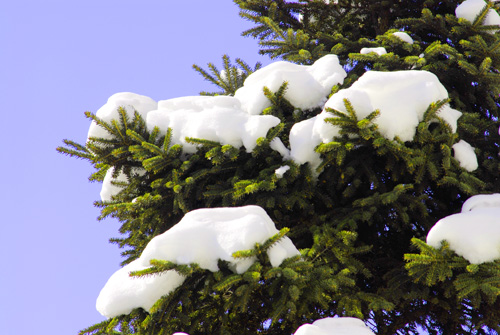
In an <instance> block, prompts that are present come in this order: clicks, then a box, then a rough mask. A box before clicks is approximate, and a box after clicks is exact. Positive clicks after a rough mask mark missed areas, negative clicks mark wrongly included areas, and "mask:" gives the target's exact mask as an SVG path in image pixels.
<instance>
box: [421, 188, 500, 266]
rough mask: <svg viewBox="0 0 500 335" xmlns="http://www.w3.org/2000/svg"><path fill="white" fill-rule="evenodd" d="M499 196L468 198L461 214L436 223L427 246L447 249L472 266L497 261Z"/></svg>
mask: <svg viewBox="0 0 500 335" xmlns="http://www.w3.org/2000/svg"><path fill="white" fill-rule="evenodd" d="M499 217H500V194H498V193H497V194H480V195H476V196H473V197H471V198H469V199H468V200H467V201H466V202H465V203H464V204H463V206H462V212H461V213H458V214H453V215H450V216H447V217H445V218H443V219H441V220H439V221H438V222H437V223H436V224H435V225H434V227H432V229H431V230H430V231H429V234H427V244H428V245H430V246H432V247H434V248H439V247H441V242H442V241H447V242H448V243H449V245H450V249H451V250H453V251H455V253H456V254H457V255H460V256H462V257H464V258H465V259H466V260H468V261H469V262H470V263H472V264H481V263H486V262H493V261H494V260H496V259H500V222H499V220H498V218H499Z"/></svg>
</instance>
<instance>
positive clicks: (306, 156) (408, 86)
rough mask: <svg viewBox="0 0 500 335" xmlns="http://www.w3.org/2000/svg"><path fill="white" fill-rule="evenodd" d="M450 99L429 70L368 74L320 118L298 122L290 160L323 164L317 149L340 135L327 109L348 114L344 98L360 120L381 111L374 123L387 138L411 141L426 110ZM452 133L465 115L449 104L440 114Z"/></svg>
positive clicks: (336, 97)
mask: <svg viewBox="0 0 500 335" xmlns="http://www.w3.org/2000/svg"><path fill="white" fill-rule="evenodd" d="M447 98H448V92H447V91H446V89H445V88H444V86H443V85H442V84H441V83H440V82H439V80H438V78H437V77H436V76H435V75H434V74H432V73H430V72H427V71H416V70H412V71H394V72H379V71H368V72H366V73H365V74H363V75H362V76H361V77H360V78H359V79H358V80H357V81H356V82H355V83H354V84H353V85H352V86H351V87H349V88H347V89H342V90H340V91H338V92H337V93H335V94H333V95H332V96H331V97H330V99H329V100H328V101H327V102H326V104H325V109H324V110H323V111H322V112H321V113H320V114H319V115H317V116H315V117H313V118H311V119H308V120H304V121H301V122H299V123H296V124H295V125H294V126H293V127H292V129H291V131H290V146H291V148H290V149H291V150H290V152H291V157H292V158H293V160H294V161H296V162H297V163H299V164H304V163H306V162H308V163H310V164H311V167H312V168H316V167H318V166H319V164H320V163H321V159H320V155H319V154H317V153H316V152H314V148H315V147H316V146H317V145H319V144H320V143H322V142H324V143H327V142H329V141H331V139H332V137H333V136H336V135H338V128H337V127H334V126H333V125H331V124H328V123H325V122H324V120H325V118H328V117H334V115H333V114H331V113H330V112H328V111H327V110H326V108H332V109H335V110H338V111H341V112H346V108H345V105H344V99H348V100H349V101H350V102H351V104H352V105H353V107H354V109H355V111H356V114H357V116H358V119H362V118H364V117H366V116H368V115H369V114H370V113H371V112H373V111H374V110H376V109H378V110H380V115H379V116H378V117H377V118H376V119H375V120H374V122H375V123H376V124H377V125H378V128H379V131H380V132H381V134H382V135H383V136H384V137H385V138H387V139H390V140H392V139H394V138H395V137H399V138H400V139H401V140H402V141H411V140H412V139H413V137H414V136H415V132H416V128H417V126H418V124H419V122H420V121H422V119H423V116H424V113H425V111H426V110H427V108H428V106H429V105H430V104H431V103H432V102H436V101H438V100H443V99H447ZM438 115H439V117H441V118H442V119H444V121H445V122H447V123H448V124H449V125H450V127H451V129H452V131H453V132H455V131H456V129H457V120H458V118H459V117H460V116H461V115H462V113H460V112H459V111H457V110H455V109H452V108H451V107H450V106H449V104H446V105H445V106H443V107H442V109H441V110H440V111H439V112H438Z"/></svg>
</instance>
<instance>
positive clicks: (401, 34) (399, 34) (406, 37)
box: [392, 31, 413, 44]
mask: <svg viewBox="0 0 500 335" xmlns="http://www.w3.org/2000/svg"><path fill="white" fill-rule="evenodd" d="M392 34H393V35H394V36H396V37H398V38H399V39H400V40H402V41H403V42H406V43H408V44H413V38H411V36H410V35H408V34H407V33H405V32H402V31H396V32H395V33H392Z"/></svg>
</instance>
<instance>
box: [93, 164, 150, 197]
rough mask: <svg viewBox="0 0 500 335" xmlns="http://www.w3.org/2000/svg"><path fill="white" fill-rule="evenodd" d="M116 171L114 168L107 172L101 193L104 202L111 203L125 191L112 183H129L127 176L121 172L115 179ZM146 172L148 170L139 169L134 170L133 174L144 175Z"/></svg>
mask: <svg viewBox="0 0 500 335" xmlns="http://www.w3.org/2000/svg"><path fill="white" fill-rule="evenodd" d="M114 171H115V169H114V168H113V167H111V168H109V169H108V171H106V175H105V176H104V180H103V182H102V187H101V193H100V196H101V200H102V201H111V200H112V197H113V196H115V195H117V194H118V193H120V191H121V190H123V188H122V187H120V186H117V185H114V184H113V183H112V182H118V183H120V182H128V179H127V175H126V174H125V173H123V172H122V171H120V173H119V174H118V176H117V177H116V178H113V173H114ZM145 172H146V170H144V169H139V168H136V169H133V170H132V173H133V174H137V175H144V173H145Z"/></svg>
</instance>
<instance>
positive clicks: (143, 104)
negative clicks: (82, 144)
mask: <svg viewBox="0 0 500 335" xmlns="http://www.w3.org/2000/svg"><path fill="white" fill-rule="evenodd" d="M157 106H158V104H157V103H156V101H154V100H153V99H151V98H150V97H146V96H144V95H139V94H135V93H129V92H122V93H116V94H113V95H112V96H111V97H110V98H109V99H108V102H107V103H106V104H105V105H104V106H102V107H101V108H99V109H98V110H97V112H96V116H97V117H98V118H100V119H102V120H103V121H105V122H111V120H114V119H115V120H118V119H119V113H118V109H119V108H120V107H123V109H124V110H125V111H126V112H127V115H128V117H129V118H130V119H132V118H133V117H134V112H135V111H137V112H138V113H139V114H140V115H141V116H142V117H143V118H144V119H145V118H146V115H147V113H148V112H149V111H152V110H154V109H157ZM90 137H98V138H105V139H110V138H112V136H111V135H110V134H109V133H108V132H107V131H106V130H105V129H104V128H102V127H100V126H98V125H97V123H95V122H94V121H92V123H91V124H90V128H89V132H88V135H87V141H88V139H89V138H90Z"/></svg>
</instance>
